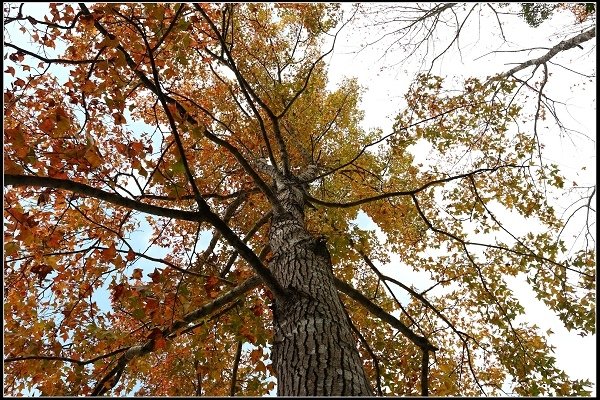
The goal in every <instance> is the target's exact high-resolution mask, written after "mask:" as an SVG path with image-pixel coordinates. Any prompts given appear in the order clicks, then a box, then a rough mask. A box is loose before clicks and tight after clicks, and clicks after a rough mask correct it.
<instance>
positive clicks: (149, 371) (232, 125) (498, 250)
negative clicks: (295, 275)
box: [3, 3, 596, 396]
mask: <svg viewBox="0 0 600 400" xmlns="http://www.w3.org/2000/svg"><path fill="white" fill-rule="evenodd" d="M4 7H5V8H4V19H5V25H6V27H5V32H7V29H9V28H10V29H11V31H10V35H6V39H5V41H6V45H5V48H4V54H5V58H7V60H8V61H10V62H8V61H7V66H6V69H5V78H7V77H8V78H9V79H8V81H7V82H8V83H5V86H4V130H3V139H4V185H5V189H4V260H5V261H4V288H5V290H4V304H5V305H4V388H5V389H4V394H5V395H18V394H23V393H31V391H32V390H33V391H35V393H37V394H43V395H48V396H51V395H74V396H80V395H92V394H111V395H124V394H135V395H152V396H162V395H172V396H176V395H185V396H189V395H212V396H219V395H220V396H223V395H231V394H236V393H237V394H243V395H247V396H251V395H264V394H266V393H268V392H269V391H271V390H273V389H274V388H275V386H276V379H275V378H276V377H275V372H274V367H273V364H272V362H271V360H270V348H271V346H272V344H273V343H272V338H273V325H272V318H273V315H272V314H273V311H272V302H273V301H274V300H273V299H274V298H276V296H279V295H280V293H279V292H278V291H279V290H282V288H280V287H279V286H278V284H277V281H276V280H275V279H274V278H273V277H272V275H271V273H270V270H269V265H270V262H271V260H272V257H273V254H272V252H271V248H270V243H269V226H270V219H271V216H272V213H273V212H276V211H277V208H276V204H277V199H276V198H275V197H276V194H275V192H274V191H275V185H274V183H273V182H274V179H273V175H272V172H270V171H272V170H273V168H274V167H275V168H277V170H278V171H279V172H280V173H281V174H282V175H285V176H286V177H289V179H290V180H291V181H293V180H294V179H296V180H297V181H298V182H297V185H298V186H297V187H301V188H302V190H303V196H304V199H305V201H306V203H305V204H306V207H305V216H306V228H307V230H308V232H310V234H311V235H312V236H313V237H314V238H322V240H321V242H319V243H322V244H323V246H325V250H326V252H325V253H328V254H329V255H330V257H331V263H332V267H333V274H334V276H335V277H336V279H337V281H336V282H337V283H336V287H337V289H338V291H339V293H340V297H341V299H342V301H343V303H344V305H345V308H346V311H347V313H348V316H349V318H350V321H351V323H352V327H353V329H354V331H353V332H354V335H355V338H356V346H357V348H358V351H359V352H360V355H361V357H362V359H363V361H364V364H363V367H364V369H365V372H366V374H367V376H368V378H369V379H370V381H371V385H372V388H373V392H374V393H375V394H388V395H418V394H419V393H421V392H422V387H423V384H424V379H425V378H424V376H423V373H424V372H425V374H426V378H427V380H428V391H429V393H430V394H433V395H439V396H442V395H482V394H487V395H498V394H501V393H503V391H509V392H513V393H516V394H519V395H538V394H554V395H577V394H585V393H587V389H589V384H588V383H587V382H585V381H580V380H573V379H570V378H569V377H568V376H567V374H565V373H564V372H563V371H562V370H560V369H559V368H558V367H557V366H556V363H555V359H554V358H553V356H552V355H551V346H550V344H549V343H548V334H547V333H546V332H543V331H541V330H540V329H539V328H538V327H536V326H533V325H531V324H528V323H527V322H524V320H523V319H522V318H520V317H522V314H523V312H524V307H523V305H522V304H520V303H519V301H518V300H517V298H516V297H515V294H514V293H513V289H512V288H511V287H510V286H509V284H508V283H507V279H506V278H507V277H516V276H520V277H523V278H524V279H526V280H527V282H528V283H530V286H531V288H532V289H533V290H534V291H535V293H536V295H537V297H538V298H539V299H541V300H542V301H543V302H544V303H545V304H546V305H547V306H548V307H549V308H550V309H551V310H553V311H554V312H555V313H556V314H557V315H558V316H559V317H560V319H561V321H562V322H563V323H564V325H565V326H566V327H567V328H568V329H570V330H574V331H578V332H581V334H583V335H585V334H591V333H593V332H595V319H594V313H595V267H596V264H595V256H596V254H595V249H594V246H593V245H589V244H588V245H582V246H581V247H580V248H578V249H575V250H573V249H572V248H570V247H568V243H566V242H565V240H564V238H563V237H561V232H562V229H563V227H564V226H565V225H566V224H567V223H568V221H565V219H564V217H563V216H561V215H560V213H559V212H558V211H557V209H556V206H555V205H553V203H552V196H550V195H549V193H561V192H562V191H564V190H566V188H567V187H570V186H572V184H571V182H567V181H566V178H565V177H564V176H563V175H562V173H561V171H560V169H559V167H558V166H557V165H552V164H549V163H544V164H541V163H539V162H538V161H539V159H538V158H537V157H538V152H539V151H541V148H542V147H540V139H539V137H538V135H537V134H533V131H531V130H529V129H523V127H521V126H520V125H519V124H518V123H517V122H516V121H517V120H521V119H529V120H531V119H533V118H541V117H540V115H539V114H535V115H532V114H528V113H527V112H526V110H525V109H524V107H525V105H524V103H523V102H520V101H518V99H519V97H518V93H519V91H520V90H521V89H522V87H523V85H522V84H521V82H519V81H518V80H517V79H514V77H513V76H512V75H508V76H507V75H502V74H500V75H498V76H495V77H490V78H489V79H488V78H477V77H473V78H469V79H467V80H465V81H463V82H460V83H459V84H458V86H459V87H458V89H457V88H456V83H455V82H454V83H453V82H449V81H448V80H445V79H444V78H443V77H439V76H435V75H433V74H429V73H423V74H420V75H418V76H417V77H416V78H415V80H414V81H413V82H412V84H411V87H410V89H409V91H408V92H407V93H406V94H405V100H406V107H405V108H402V109H399V110H398V114H397V116H396V119H395V123H394V127H393V130H392V131H391V132H382V131H380V130H374V131H365V130H364V129H363V128H361V125H360V122H361V120H362V118H363V111H361V109H360V108H359V104H360V96H361V88H360V87H359V85H358V83H357V82H356V81H355V80H352V79H348V80H345V81H344V82H342V83H341V84H340V85H339V86H337V87H335V88H331V87H330V86H328V76H327V73H328V71H327V68H326V63H325V57H326V55H328V54H330V49H331V48H332V47H331V46H332V42H334V41H333V40H332V38H333V36H331V35H335V34H336V32H337V31H338V30H339V29H341V28H342V27H343V23H342V22H343V21H346V20H347V17H348V16H347V15H343V14H342V12H341V9H340V7H339V6H338V5H335V4H329V3H313V4H311V3H285V4H270V3H260V4H254V3H243V4H241V3H240V4H233V3H228V4H208V3H202V4H191V3H189V4H188V3H186V4H174V3H169V4H156V3H147V4H141V3H130V4H116V3H114V4H113V3H110V4H103V3H95V4H93V5H92V4H91V3H90V4H87V5H86V4H81V5H77V4H67V3H64V4H56V3H51V4H50V6H49V8H48V12H47V15H46V16H45V17H43V18H37V17H34V16H30V15H27V12H26V10H27V8H26V7H25V8H21V7H20V6H19V5H17V4H12V5H11V4H8V5H5V6H4ZM580 11H581V10H580ZM582 18H583V17H582ZM582 18H580V19H581V20H585V18H588V16H587V15H586V16H585V18H583V19H582ZM580 22H581V21H580ZM325 32H329V35H330V36H326V35H325ZM326 38H328V39H327V40H325V39H326ZM453 85H454V86H453ZM418 143H427V144H428V145H429V146H430V148H431V151H432V154H435V157H434V158H433V159H431V162H430V163H429V164H428V165H423V164H422V163H417V162H415V161H414V159H415V157H414V155H413V153H411V149H413V148H414V146H415V145H417V144H418ZM306 171H309V172H310V174H307V173H306ZM303 174H304V175H303ZM302 176H309V177H310V178H307V179H306V180H305V181H302V182H301V179H300V178H298V177H302ZM590 200H591V198H590ZM498 205H501V206H502V209H503V210H505V211H506V210H508V211H507V212H510V213H512V215H514V216H516V217H518V218H521V220H522V221H529V222H531V226H532V227H531V229H527V230H526V231H525V232H522V229H520V230H519V233H513V227H511V226H510V225H509V223H508V222H505V221H504V220H503V219H502V217H501V214H502V213H500V212H499V211H498V210H499V208H498ZM359 212H361V213H364V214H366V215H368V216H369V217H370V218H371V219H372V220H373V221H374V222H375V223H376V224H377V226H378V227H379V228H380V229H381V231H382V232H383V234H384V235H383V236H382V235H376V234H375V233H374V232H373V231H372V230H366V229H364V228H363V227H361V226H360V225H358V224H357V223H356V218H357V216H359ZM361 215H362V214H361ZM502 215H505V214H502ZM590 218H592V219H593V218H595V217H594V215H592V216H590ZM532 221H533V222H532ZM588 222H589V221H588ZM384 236H385V237H384ZM390 254H395V255H397V256H398V258H397V259H396V260H397V261H395V262H396V263H395V264H392V265H389V266H388V267H387V268H386V269H385V270H384V268H382V267H381V265H382V264H384V263H386V262H389V261H390ZM378 266H379V267H378ZM403 270H411V271H419V272H421V273H423V274H425V275H426V276H428V277H429V279H430V280H431V281H432V285H431V287H430V288H429V289H428V290H417V289H416V288H415V286H413V285H412V283H411V282H410V281H404V280H403V278H402V276H403V273H402V271H403ZM392 287H393V290H392V289H391V288H392ZM400 292H402V293H404V294H405V295H407V299H409V300H402V299H400V298H398V297H397V293H400ZM282 293H283V292H282ZM384 315H387V316H388V317H389V318H388V317H385V316H384ZM386 318H387V319H386ZM411 335H412V336H411ZM424 353H425V355H426V356H427V357H428V358H425V360H426V363H425V364H426V365H427V368H426V369H425V371H424V370H423V356H424Z"/></svg>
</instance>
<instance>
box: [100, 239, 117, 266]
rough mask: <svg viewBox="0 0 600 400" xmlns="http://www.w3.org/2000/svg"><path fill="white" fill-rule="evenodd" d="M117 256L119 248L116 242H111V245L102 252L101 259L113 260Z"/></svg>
mask: <svg viewBox="0 0 600 400" xmlns="http://www.w3.org/2000/svg"><path fill="white" fill-rule="evenodd" d="M116 256H117V248H116V246H115V243H114V242H113V243H111V245H110V246H109V247H108V248H106V249H104V250H102V251H101V252H100V259H101V260H102V261H111V260H113V259H114V258H115V257H116Z"/></svg>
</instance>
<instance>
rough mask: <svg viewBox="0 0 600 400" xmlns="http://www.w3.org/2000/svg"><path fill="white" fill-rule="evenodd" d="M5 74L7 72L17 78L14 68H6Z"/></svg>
mask: <svg viewBox="0 0 600 400" xmlns="http://www.w3.org/2000/svg"><path fill="white" fill-rule="evenodd" d="M4 72H7V73H9V74H11V75H12V76H15V69H14V68H13V67H8V68H6V71H4Z"/></svg>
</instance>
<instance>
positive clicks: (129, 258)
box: [126, 249, 135, 261]
mask: <svg viewBox="0 0 600 400" xmlns="http://www.w3.org/2000/svg"><path fill="white" fill-rule="evenodd" d="M126 259H127V261H133V260H134V259H135V252H134V251H133V250H132V249H129V251H128V252H127V257H126Z"/></svg>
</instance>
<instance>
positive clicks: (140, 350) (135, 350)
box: [92, 276, 260, 396]
mask: <svg viewBox="0 0 600 400" xmlns="http://www.w3.org/2000/svg"><path fill="white" fill-rule="evenodd" d="M259 284H260V278H258V277H257V276H253V277H251V278H248V279H247V280H245V281H244V282H242V283H241V284H240V285H239V286H238V287H236V288H234V289H232V290H230V291H229V292H227V293H225V294H224V295H222V296H220V297H218V298H216V299H215V300H213V301H211V302H209V303H207V304H204V305H203V306H201V307H200V308H198V309H196V310H194V311H192V312H190V313H188V314H186V315H184V316H183V317H182V318H181V319H179V320H177V321H175V323H173V324H172V325H171V326H169V327H168V328H165V329H161V332H160V336H162V337H163V338H166V339H172V338H174V337H176V336H178V335H179V334H183V331H184V330H185V329H186V326H187V325H189V324H190V323H193V322H194V321H197V320H199V319H200V318H203V317H205V316H207V315H210V314H212V313H213V312H215V311H216V310H218V309H219V308H221V307H223V306H225V305H227V304H228V303H231V302H232V301H234V300H236V299H237V298H239V297H240V296H242V295H243V294H245V293H247V292H248V291H250V290H252V289H254V288H255V287H257V286H258V285H259ZM178 331H179V332H178ZM155 341H156V339H155V338H151V339H149V340H147V341H146V342H145V343H144V344H142V345H137V346H132V347H130V348H129V349H127V351H126V352H125V354H123V355H122V356H121V357H120V358H119V360H118V361H117V365H116V366H115V367H114V368H113V369H111V370H110V371H109V372H108V373H107V374H106V375H105V376H104V377H103V378H102V379H100V381H99V382H98V383H97V384H96V387H95V388H94V390H93V392H92V396H99V395H103V394H105V393H106V392H107V391H109V390H110V389H112V388H113V387H114V386H115V385H116V384H117V383H118V381H119V378H120V377H121V374H122V373H123V371H124V370H125V367H126V366H127V364H128V363H129V362H130V361H131V360H133V359H134V358H135V357H139V356H142V355H145V354H148V353H150V352H152V351H153V350H154V346H155Z"/></svg>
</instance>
